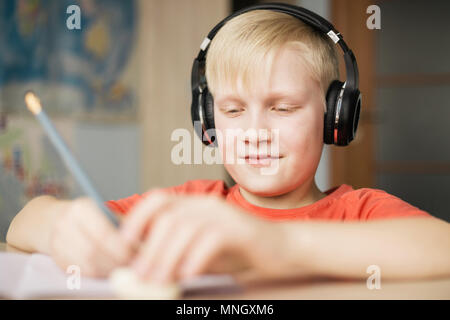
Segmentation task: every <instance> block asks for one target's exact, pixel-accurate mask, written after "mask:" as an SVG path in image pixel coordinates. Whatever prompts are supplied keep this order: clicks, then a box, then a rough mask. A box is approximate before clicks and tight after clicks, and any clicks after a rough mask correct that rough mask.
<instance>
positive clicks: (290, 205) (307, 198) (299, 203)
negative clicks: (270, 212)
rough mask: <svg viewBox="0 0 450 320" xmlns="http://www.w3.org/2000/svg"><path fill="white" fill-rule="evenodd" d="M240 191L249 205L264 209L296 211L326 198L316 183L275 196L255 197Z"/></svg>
mask: <svg viewBox="0 0 450 320" xmlns="http://www.w3.org/2000/svg"><path fill="white" fill-rule="evenodd" d="M239 191H240V193H241V195H242V197H243V198H244V199H245V200H247V201H248V202H249V203H251V204H253V205H255V206H258V207H264V208H270V209H294V208H300V207H304V206H307V205H310V204H312V203H314V202H316V201H318V200H320V199H322V198H324V197H326V194H325V193H322V192H321V191H320V190H319V188H317V185H316V183H315V181H314V179H313V180H312V181H311V182H309V183H305V184H303V185H301V186H299V187H298V188H297V189H294V190H292V191H290V192H288V193H285V194H282V195H279V196H273V197H263V196H258V195H255V194H253V193H251V192H248V191H247V190H245V189H243V188H242V187H241V186H239Z"/></svg>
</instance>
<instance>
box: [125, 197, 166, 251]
mask: <svg viewBox="0 0 450 320" xmlns="http://www.w3.org/2000/svg"><path fill="white" fill-rule="evenodd" d="M171 200H172V197H171V196H170V195H169V194H167V193H165V192H163V191H159V190H155V191H153V192H152V193H151V194H150V195H149V196H147V197H146V198H145V199H143V200H142V201H141V202H140V203H139V204H138V205H137V206H136V207H135V208H134V209H133V210H132V211H131V212H130V213H129V215H128V216H127V217H126V218H125V219H124V221H123V223H122V225H121V226H120V234H121V236H122V237H124V238H125V239H127V240H128V241H130V242H131V243H136V242H138V241H139V240H141V239H142V238H143V237H144V234H145V230H147V229H148V228H150V225H151V223H152V222H153V220H154V219H155V216H156V215H157V214H158V213H159V212H161V211H163V210H165V209H166V208H167V207H168V206H170V204H171Z"/></svg>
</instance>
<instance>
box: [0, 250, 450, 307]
mask: <svg viewBox="0 0 450 320" xmlns="http://www.w3.org/2000/svg"><path fill="white" fill-rule="evenodd" d="M0 251H3V252H5V251H6V252H16V253H24V254H27V253H25V252H22V251H20V250H18V249H16V248H14V247H12V246H9V245H7V244H6V243H0ZM55 298H58V297H55ZM99 298H101V297H99ZM186 299H206V300H208V299H237V300H240V299H268V300H278V299H288V300H300V299H446V300H447V299H450V278H446V279H434V280H416V281H383V280H381V289H373V290H369V289H368V288H367V286H366V281H336V280H329V279H328V280H325V279H315V280H298V281H288V282H287V283H286V282H285V283H280V282H279V283H270V284H267V283H266V284H261V283H259V284H253V285H251V286H249V287H248V288H246V289H245V290H244V291H243V292H239V293H227V294H214V295H211V294H209V295H207V296H206V295H201V294H200V295H191V296H186Z"/></svg>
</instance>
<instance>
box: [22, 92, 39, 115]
mask: <svg viewBox="0 0 450 320" xmlns="http://www.w3.org/2000/svg"><path fill="white" fill-rule="evenodd" d="M25 104H26V105H27V108H28V110H30V111H31V112H32V113H33V114H35V115H36V114H38V113H39V112H41V110H42V107H41V101H40V100H39V98H38V96H37V95H36V94H35V93H34V92H33V91H31V90H29V91H27V92H26V93H25Z"/></svg>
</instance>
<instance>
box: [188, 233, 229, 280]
mask: <svg viewBox="0 0 450 320" xmlns="http://www.w3.org/2000/svg"><path fill="white" fill-rule="evenodd" d="M225 248H226V242H225V241H224V239H223V237H222V236H220V235H218V234H217V233H213V232H205V233H204V234H202V235H201V236H200V237H199V238H198V240H197V241H196V242H195V244H194V245H193V246H192V247H191V249H190V250H189V252H186V253H185V259H184V261H183V264H182V266H181V267H180V276H181V277H183V278H184V277H192V276H194V275H198V274H201V273H203V272H204V271H205V270H207V269H208V267H209V266H210V265H212V264H213V262H214V260H215V259H216V258H217V257H219V256H220V255H221V253H222V252H224V251H225Z"/></svg>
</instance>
